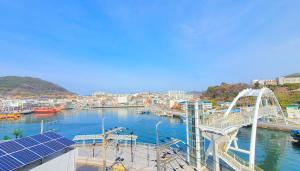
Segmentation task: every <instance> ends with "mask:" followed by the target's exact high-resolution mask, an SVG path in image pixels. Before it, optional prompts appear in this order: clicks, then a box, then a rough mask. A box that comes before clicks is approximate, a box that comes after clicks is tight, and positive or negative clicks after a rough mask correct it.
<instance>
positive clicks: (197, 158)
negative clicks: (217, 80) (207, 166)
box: [186, 101, 205, 170]
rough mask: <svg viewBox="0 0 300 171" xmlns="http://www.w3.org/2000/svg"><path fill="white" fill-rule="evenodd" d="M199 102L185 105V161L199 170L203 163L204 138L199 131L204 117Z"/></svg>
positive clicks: (201, 105) (201, 104)
mask: <svg viewBox="0 0 300 171" xmlns="http://www.w3.org/2000/svg"><path fill="white" fill-rule="evenodd" d="M203 104H205V103H202V102H201V101H196V102H188V103H187V105H186V135H187V161H188V162H189V163H190V165H192V166H193V167H195V168H196V169H197V170H200V169H201V168H202V167H203V165H204V163H205V147H204V138H203V136H202V133H201V131H200V129H199V124H201V120H202V118H203V117H205V116H204V115H205V114H204V113H203V110H202V109H203V108H204V106H203Z"/></svg>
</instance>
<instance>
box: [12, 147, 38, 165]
mask: <svg viewBox="0 0 300 171" xmlns="http://www.w3.org/2000/svg"><path fill="white" fill-rule="evenodd" d="M11 156H13V157H14V158H17V159H18V160H20V161H21V162H22V163H24V164H30V163H32V162H34V161H36V160H39V159H41V157H40V156H38V155H37V154H35V153H33V152H31V151H29V150H28V149H24V150H21V151H17V152H15V153H12V154H11Z"/></svg>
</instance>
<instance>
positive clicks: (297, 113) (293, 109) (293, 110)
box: [286, 104, 300, 119]
mask: <svg viewBox="0 0 300 171" xmlns="http://www.w3.org/2000/svg"><path fill="white" fill-rule="evenodd" d="M286 112H287V114H288V117H289V118H292V119H294V118H297V119H299V118H300V108H299V105H298V104H292V105H289V106H287V107H286Z"/></svg>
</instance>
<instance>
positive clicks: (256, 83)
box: [254, 81, 260, 89]
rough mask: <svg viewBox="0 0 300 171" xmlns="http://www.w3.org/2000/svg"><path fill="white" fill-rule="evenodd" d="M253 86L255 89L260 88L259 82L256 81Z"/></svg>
mask: <svg viewBox="0 0 300 171" xmlns="http://www.w3.org/2000/svg"><path fill="white" fill-rule="evenodd" d="M254 88H255V89H259V88H260V84H259V82H258V81H257V82H255V83H254Z"/></svg>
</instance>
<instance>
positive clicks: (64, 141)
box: [56, 137, 75, 146]
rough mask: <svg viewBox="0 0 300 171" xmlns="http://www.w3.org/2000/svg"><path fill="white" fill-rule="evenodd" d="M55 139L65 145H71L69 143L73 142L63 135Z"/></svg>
mask: <svg viewBox="0 0 300 171" xmlns="http://www.w3.org/2000/svg"><path fill="white" fill-rule="evenodd" d="M56 141H58V142H60V143H62V144H63V145H65V146H71V145H73V144H75V142H74V141H71V140H69V139H67V138H64V137H63V138H60V139H57V140H56Z"/></svg>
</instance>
